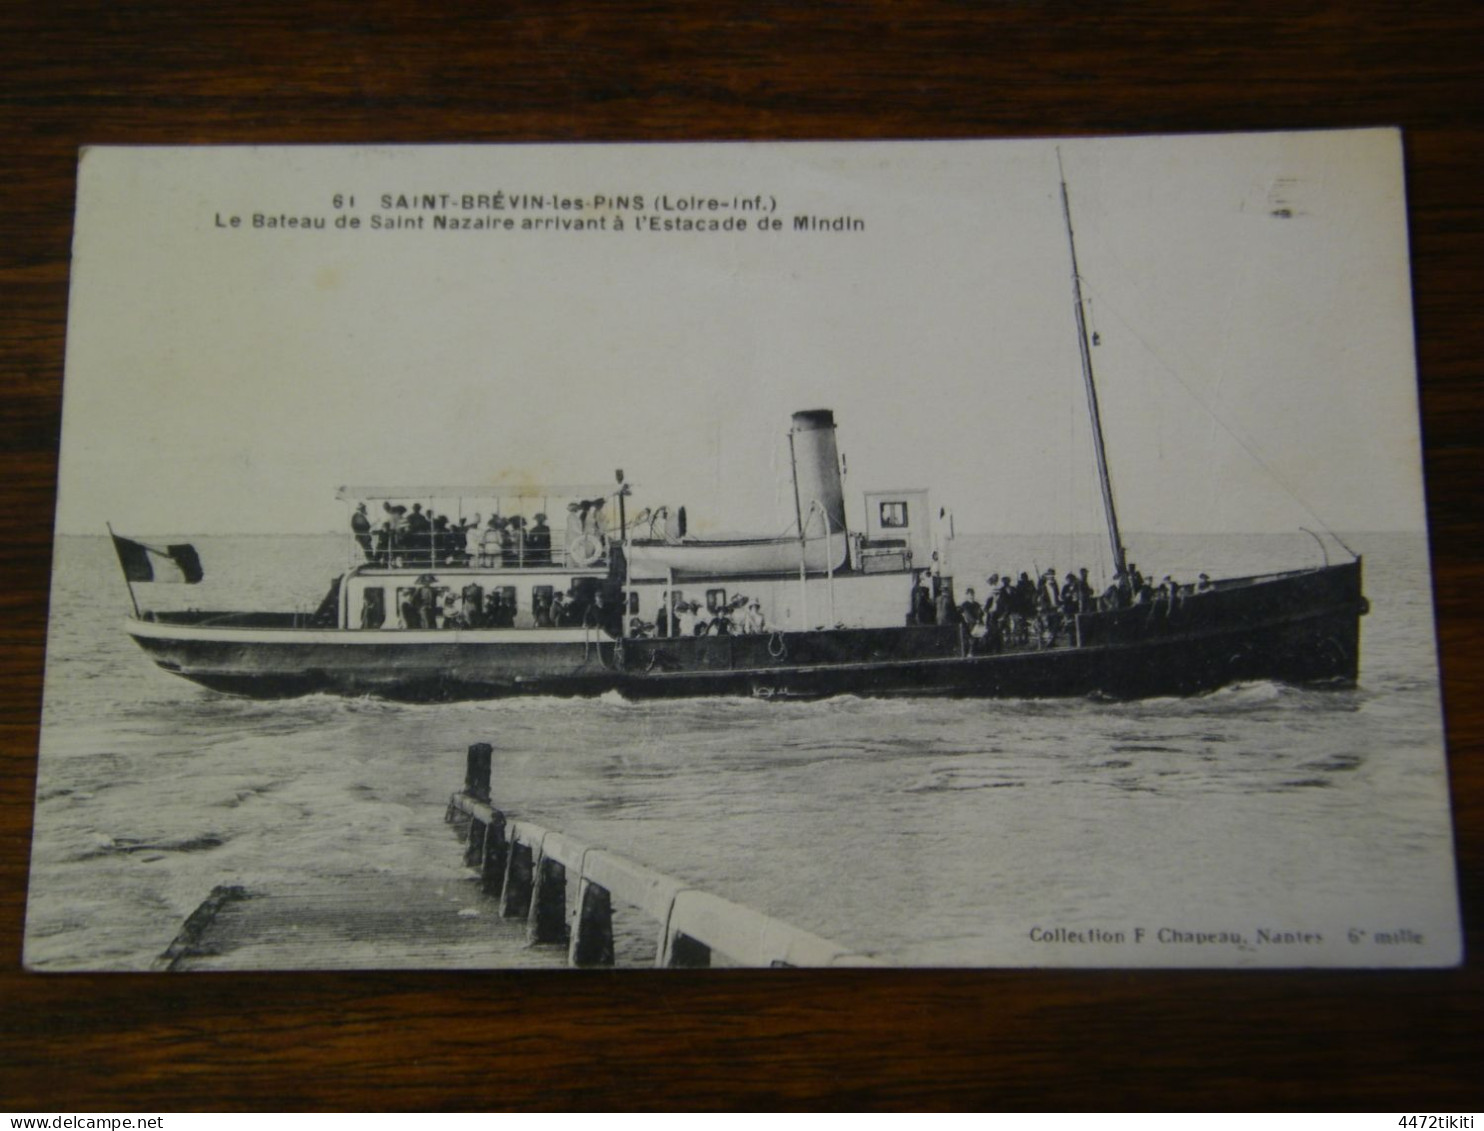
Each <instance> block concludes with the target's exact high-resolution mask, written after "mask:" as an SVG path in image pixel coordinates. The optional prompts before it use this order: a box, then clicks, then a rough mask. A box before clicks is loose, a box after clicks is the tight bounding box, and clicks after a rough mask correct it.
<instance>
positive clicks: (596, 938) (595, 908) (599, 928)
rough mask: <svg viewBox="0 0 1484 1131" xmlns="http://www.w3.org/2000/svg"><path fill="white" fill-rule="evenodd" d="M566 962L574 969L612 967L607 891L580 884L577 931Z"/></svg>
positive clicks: (583, 883)
mask: <svg viewBox="0 0 1484 1131" xmlns="http://www.w3.org/2000/svg"><path fill="white" fill-rule="evenodd" d="M567 961H568V963H570V964H571V965H573V966H612V965H613V899H612V897H611V896H610V895H609V893H608V889H607V888H605V887H602V886H600V885H598V884H595V883H593V882H592V881H590V880H584V881H582V884H581V887H580V889H579V895H578V897H577V929H576V930H575V931H573V932H572V948H571V950H570V951H569V952H568V955H567Z"/></svg>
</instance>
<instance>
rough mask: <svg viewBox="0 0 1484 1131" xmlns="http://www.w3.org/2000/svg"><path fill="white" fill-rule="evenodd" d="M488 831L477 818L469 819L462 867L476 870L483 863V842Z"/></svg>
mask: <svg viewBox="0 0 1484 1131" xmlns="http://www.w3.org/2000/svg"><path fill="white" fill-rule="evenodd" d="M487 831H488V830H487V829H486V828H485V824H484V822H483V821H481V820H480V819H479V818H478V817H471V818H469V839H468V843H467V844H466V845H465V847H464V867H466V868H478V867H479V866H480V865H481V864H482V863H484V842H485V834H486V832H487Z"/></svg>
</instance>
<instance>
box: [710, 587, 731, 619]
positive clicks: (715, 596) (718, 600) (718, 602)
mask: <svg viewBox="0 0 1484 1131" xmlns="http://www.w3.org/2000/svg"><path fill="white" fill-rule="evenodd" d="M726 607H727V591H726V590H725V589H708V590H706V611H707V612H708V613H711V614H713V615H714V614H716V613H719V612H721V610H722V609H724V608H726Z"/></svg>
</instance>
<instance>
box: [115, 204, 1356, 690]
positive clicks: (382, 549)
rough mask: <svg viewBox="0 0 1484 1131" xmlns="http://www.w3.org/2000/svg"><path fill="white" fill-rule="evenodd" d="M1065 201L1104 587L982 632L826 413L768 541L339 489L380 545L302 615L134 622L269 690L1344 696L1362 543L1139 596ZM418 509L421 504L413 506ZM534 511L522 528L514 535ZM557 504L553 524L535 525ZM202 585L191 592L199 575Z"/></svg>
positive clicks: (932, 549) (939, 559) (659, 514)
mask: <svg viewBox="0 0 1484 1131" xmlns="http://www.w3.org/2000/svg"><path fill="white" fill-rule="evenodd" d="M1062 205H1063V210H1064V213H1065V216H1066V225H1067V236H1068V243H1069V247H1070V249H1071V268H1072V289H1073V298H1074V304H1073V305H1074V312H1075V317H1076V325H1077V331H1078V335H1079V341H1080V346H1081V361H1082V375H1083V379H1084V384H1085V388H1086V393H1087V402H1088V408H1089V413H1090V416H1091V423H1092V428H1091V433H1092V438H1093V444H1094V454H1095V456H1096V463H1097V468H1098V473H1099V478H1100V482H1101V486H1102V499H1103V510H1104V517H1105V519H1106V522H1107V527H1108V538H1109V546H1110V549H1111V555H1112V556H1111V561H1112V564H1113V569H1114V578H1113V585H1112V586H1111V587H1110V593H1109V595H1108V597H1107V598H1105V599H1102V600H1097V599H1088V595H1087V594H1084V595H1083V597H1082V598H1081V599H1079V600H1077V601H1076V602H1065V601H1064V602H1061V603H1060V605H1059V607H1058V608H1057V609H1055V610H1052V611H1050V612H1049V613H1048V614H1047V615H1044V616H1041V615H1037V616H1034V617H1032V616H1030V615H1028V614H1027V615H1024V616H1021V617H1020V618H1019V620H1016V619H1014V618H1011V619H1010V620H1009V621H1008V622H999V623H993V622H991V623H990V624H983V623H981V624H974V623H973V619H974V618H973V617H972V616H970V617H968V618H965V617H962V616H959V615H954V614H953V612H952V610H953V609H954V607H955V606H954V600H955V597H956V594H955V592H954V578H953V574H952V564H951V555H950V554H949V553H948V546H947V544H946V541H945V539H944V538H943V537H942V534H943V532H942V531H940V530H938V529H936V526H937V523H936V521H935V520H936V518H937V514H936V512H935V511H934V508H933V505H932V500H931V498H930V497H929V493H928V491H927V490H925V489H912V490H876V491H868V492H865V493H864V497H863V499H862V503H863V510H862V511H861V512H858V513H861V514H863V522H861V524H860V525H861V529H853V528H852V526H851V525H850V524H849V523H847V516H846V506H845V496H844V487H843V478H842V475H841V467H840V460H839V454H838V449H837V445H836V438H835V421H834V415H833V413H832V412H831V411H830V410H828V409H814V410H809V411H803V412H798V413H795V414H794V416H793V419H792V425H791V428H790V429H789V432H788V440H789V450H790V454H791V459H792V464H793V489H794V503H795V516H794V519H795V521H794V523H793V525H792V527H791V528H790V529H789V530H788V531H787V532H786V533H785V534H784V535H781V536H776V537H758V538H733V539H711V538H701V537H696V536H694V535H692V534H691V533H689V532H688V531H687V529H686V523H685V512H684V509H683V508H680V507H677V508H674V510H673V511H672V510H671V509H670V508H668V507H657V508H654V509H649V510H644V511H641V512H639V513H637V514H636V515H634V516H633V518H632V520H631V519H630V516H629V515H628V500H629V498H630V488H629V486H628V485H626V484H625V483H624V482H623V477H622V473H619V475H618V482H617V486H616V487H613V486H608V487H600V488H590V487H588V488H584V487H569V488H558V487H543V488H536V487H531V486H522V487H519V488H512V491H513V492H515V494H513V495H511V496H509V497H505V496H497V497H493V498H490V497H486V499H485V502H484V506H485V507H487V508H489V509H490V512H491V514H492V515H493V516H495V517H493V518H492V520H491V523H490V526H489V528H487V529H485V530H483V531H478V530H464V529H462V526H461V527H460V528H458V530H457V535H456V536H455V535H454V534H450V533H449V532H448V531H446V530H445V531H443V532H440V531H438V530H436V529H425V528H424V524H425V523H426V518H425V517H424V518H423V520H422V522H421V523H416V524H414V523H412V522H410V521H407V520H408V519H409V517H410V516H409V514H408V506H409V502H410V500H412V499H418V500H422V501H432V500H434V499H442V500H444V503H443V505H444V507H445V510H447V509H448V506H449V503H448V501H447V500H451V499H455V498H456V499H457V500H458V502H457V504H456V505H457V506H458V507H460V508H462V507H463V506H464V505H466V504H467V503H468V502H469V499H468V497H467V496H468V494H469V493H468V492H465V491H463V490H459V489H446V490H442V491H432V490H427V489H423V490H419V491H407V492H402V493H399V492H396V491H387V490H381V489H374V488H344V489H342V496H343V497H344V498H345V499H346V501H347V502H349V503H352V504H355V505H357V506H358V508H360V513H361V514H362V515H363V516H365V515H366V514H367V511H366V510H365V509H364V508H365V507H366V506H367V505H370V504H379V507H378V509H377V511H374V512H371V513H375V514H376V515H377V517H378V519H379V518H380V516H381V515H382V514H385V515H387V516H389V517H388V518H387V519H386V520H385V521H384V522H383V529H382V530H381V531H379V532H374V533H373V532H372V531H371V530H370V529H369V522H368V521H363V522H362V523H361V524H360V526H359V528H358V529H357V536H356V537H357V545H356V547H355V552H356V554H357V557H358V558H359V559H360V560H358V561H356V563H355V564H354V565H352V566H351V567H350V568H348V569H347V570H346V571H345V572H344V573H343V574H342V575H340V576H339V577H337V578H335V579H334V581H333V582H332V584H331V586H330V590H329V592H328V594H327V595H326V597H325V600H324V602H323V603H322V604H321V606H320V608H319V610H318V611H317V612H316V613H314V614H312V615H306V614H300V613H290V612H232V611H218V612H212V611H198V610H193V611H189V612H176V611H142V610H141V609H140V608H139V607H138V605H137V602H136V605H135V611H134V615H133V616H132V617H130V618H129V619H128V620H127V621H126V625H125V627H126V631H127V632H128V634H129V635H130V636H131V637H132V638H133V639H134V640H135V641H136V642H137V643H138V645H139V646H140V647H141V648H142V649H143V650H144V652H145V653H146V654H147V655H148V656H149V658H150V659H151V660H153V661H154V663H155V664H157V665H158V666H159V667H160V668H162V669H163V670H165V671H168V672H172V673H174V674H177V675H180V676H183V677H184V678H186V679H190V680H194V681H195V682H196V683H198V684H202V685H204V686H206V687H208V688H212V689H214V690H217V691H222V692H228V693H233V694H240V695H247V696H254V697H265V698H268V697H281V696H292V695H302V694H307V693H314V692H326V693H333V694H340V695H376V696H382V697H387V698H395V699H406V700H449V699H486V698H498V697H502V696H510V695H565V696H575V695H584V696H591V695H601V694H604V693H609V692H617V693H619V694H621V695H623V696H626V697H629V698H634V699H639V698H649V697H683V696H711V695H728V696H739V695H740V696H754V697H759V698H765V699H773V698H778V699H789V698H814V697H822V696H830V695H840V694H854V695H863V696H966V697H975V696H977V697H1006V698H1023V697H1052V696H1107V697H1110V698H1142V697H1152V696H1187V695H1195V694H1200V693H1204V692H1208V691H1211V690H1214V689H1217V688H1220V687H1222V686H1224V685H1227V684H1231V683H1235V682H1243V681H1253V680H1274V681H1280V682H1286V683H1293V684H1301V685H1318V686H1340V687H1343V686H1351V685H1354V684H1355V683H1356V681H1357V679H1358V676H1359V664H1360V617H1361V616H1362V615H1363V614H1364V613H1365V612H1366V610H1367V605H1366V599H1365V597H1364V595H1363V593H1362V588H1361V570H1362V562H1361V559H1360V557H1359V556H1358V555H1352V559H1353V560H1351V561H1348V562H1343V563H1339V564H1329V563H1328V561H1327V560H1326V564H1324V565H1322V566H1317V567H1312V568H1304V569H1295V570H1291V571H1286V572H1280V573H1271V574H1265V575H1262V576H1252V577H1235V578H1226V579H1221V580H1216V581H1210V580H1209V579H1204V577H1203V580H1202V581H1201V583H1200V584H1199V585H1189V586H1174V585H1173V584H1172V585H1171V586H1170V587H1169V588H1168V589H1166V590H1165V591H1164V593H1163V595H1162V599H1158V600H1153V601H1150V600H1147V599H1146V598H1147V594H1140V593H1137V592H1135V591H1134V589H1135V586H1134V585H1133V584H1131V582H1130V577H1131V570H1130V567H1129V565H1128V563H1127V562H1126V560H1125V552H1124V546H1123V540H1122V536H1121V534H1120V531H1119V527H1118V519H1117V514H1116V511H1115V508H1114V505H1113V492H1112V487H1111V483H1110V480H1109V477H1108V470H1107V459H1106V456H1105V453H1104V447H1103V437H1102V427H1101V422H1100V419H1099V414H1098V401H1097V390H1096V386H1095V383H1094V379H1093V371H1092V363H1091V352H1090V349H1089V343H1088V335H1087V327H1086V324H1085V320H1084V316H1083V301H1082V294H1081V281H1080V278H1079V276H1078V272H1077V263H1076V245H1075V241H1074V239H1073V235H1072V226H1071V208H1070V204H1069V202H1068V197H1067V192H1066V185H1065V183H1063V185H1062ZM410 505H411V506H412V510H413V513H414V514H416V513H418V512H420V511H421V507H422V503H421V502H418V503H411V504H410ZM538 507H539V511H537V510H536V508H538ZM563 507H565V514H564V511H563ZM615 511H616V512H617V514H616V515H615V513H614V512H615ZM527 513H534V514H535V515H536V518H537V522H536V525H535V526H526V525H523V520H524V517H525V515H526V514H527ZM548 514H556V515H557V516H558V518H559V519H560V518H563V517H565V520H566V521H565V526H564V527H563V526H562V524H561V523H560V522H558V523H557V524H556V525H557V529H555V530H553V529H552V528H551V527H547V526H546V516H547V515H548ZM507 516H508V517H507ZM115 541H116V544H117V545H118V546H119V550H120V559H121V561H123V563H124V567H125V573H126V576H128V577H129V578H130V579H131V583H132V582H133V581H147V580H150V579H151V561H152V560H158V561H159V562H161V563H162V564H164V563H169V564H175V565H178V564H180V562H181V561H185V562H186V563H187V564H192V565H193V564H195V554H194V551H192V550H191V548H190V547H189V546H175V547H168V548H165V549H159V548H155V547H147V546H143V545H142V544H139V543H135V542H132V541H130V540H128V539H119V538H117V537H116V538H115ZM188 551H189V553H187V552H188ZM193 572H194V575H195V578H196V579H197V580H199V576H200V570H199V566H198V565H196V567H195V569H194V570H193ZM186 580H191V578H189V577H188V578H186ZM1120 586H1122V590H1120ZM1120 592H1121V593H1122V599H1120ZM131 593H132V588H131ZM935 609H936V610H942V611H943V613H939V614H938V615H934V613H933V611H932V610H935ZM944 613H946V614H947V615H943V614H944Z"/></svg>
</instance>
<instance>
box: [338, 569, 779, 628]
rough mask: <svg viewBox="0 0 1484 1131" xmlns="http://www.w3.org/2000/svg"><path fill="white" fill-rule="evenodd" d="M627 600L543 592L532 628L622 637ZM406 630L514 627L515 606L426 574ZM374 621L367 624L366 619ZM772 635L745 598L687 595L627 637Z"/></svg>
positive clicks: (605, 589)
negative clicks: (709, 603)
mask: <svg viewBox="0 0 1484 1131" xmlns="http://www.w3.org/2000/svg"><path fill="white" fill-rule="evenodd" d="M623 603H624V596H623V591H622V590H621V589H617V588H615V587H614V586H613V585H612V584H611V583H602V584H598V585H581V586H574V587H573V588H572V589H570V590H568V591H567V592H565V593H564V592H560V591H556V590H553V591H552V592H550V593H547V592H545V591H544V590H540V591H538V592H537V593H536V594H535V596H534V597H533V600H532V623H533V624H534V626H535V627H536V628H584V627H585V628H594V627H597V628H602V629H603V630H605V631H606V632H608V633H609V634H611V635H613V636H617V635H618V634H619V631H620V628H621V627H622V624H623ZM398 611H399V613H400V614H401V624H402V627H404V628H433V629H454V628H514V627H515V621H516V615H517V613H518V611H519V610H518V608H517V604H516V602H515V601H514V600H513V599H512V598H510V597H507V596H506V594H504V593H503V592H501V591H500V590H499V589H493V590H490V591H489V592H488V593H486V592H485V591H484V588H483V587H482V586H480V585H476V584H474V583H472V582H471V583H470V584H468V585H465V586H464V587H463V588H461V589H455V588H452V587H450V586H440V585H439V584H438V579H437V578H436V577H434V576H433V575H432V574H424V575H423V576H421V577H419V578H418V579H417V581H416V583H415V584H414V585H413V586H412V587H411V588H409V589H407V590H406V591H405V592H404V595H403V597H402V605H401V608H400V609H399V610H398ZM376 615H377V614H375V613H374V612H372V611H370V607H368V611H367V612H365V613H363V623H362V627H363V628H379V627H381V626H380V624H379V623H372V620H374V618H375V616H376ZM368 617H369V618H371V619H367V618H368ZM765 631H767V629H766V625H765V622H764V618H763V611H762V607H761V606H760V604H759V603H758V602H757V601H756V600H749V599H748V598H747V597H744V596H737V597H734V598H732V600H730V601H729V602H727V603H725V604H723V605H720V606H719V607H717V608H715V609H712V610H705V609H703V608H702V606H701V604H700V602H698V601H687V600H686V599H685V597H684V595H683V594H681V593H679V592H675V593H672V594H671V598H670V608H669V609H668V610H666V609H664V608H661V609H660V610H659V615H658V617H657V618H656V620H655V621H654V622H653V623H651V622H649V621H646V620H643V619H642V618H640V617H637V616H635V617H630V618H629V621H628V635H629V636H630V637H641V638H642V637H648V636H707V635H718V636H738V635H745V634H749V633H761V632H765Z"/></svg>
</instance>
